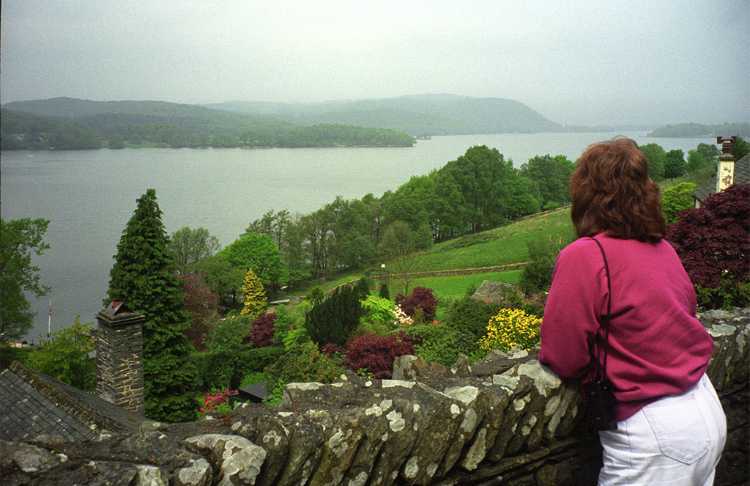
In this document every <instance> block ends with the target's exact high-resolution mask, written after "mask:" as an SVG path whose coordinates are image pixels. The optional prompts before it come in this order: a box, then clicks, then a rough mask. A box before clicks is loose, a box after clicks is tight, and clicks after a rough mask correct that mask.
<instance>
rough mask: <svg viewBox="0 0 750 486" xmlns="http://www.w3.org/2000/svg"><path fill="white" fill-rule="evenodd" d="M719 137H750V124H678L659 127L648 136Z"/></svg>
mask: <svg viewBox="0 0 750 486" xmlns="http://www.w3.org/2000/svg"><path fill="white" fill-rule="evenodd" d="M719 135H735V136H740V137H745V138H747V137H750V123H724V124H721V125H702V124H700V123H678V124H676V125H666V126H663V127H659V128H657V129H656V130H654V131H652V132H651V133H649V134H648V136H649V137H705V136H709V137H713V136H719Z"/></svg>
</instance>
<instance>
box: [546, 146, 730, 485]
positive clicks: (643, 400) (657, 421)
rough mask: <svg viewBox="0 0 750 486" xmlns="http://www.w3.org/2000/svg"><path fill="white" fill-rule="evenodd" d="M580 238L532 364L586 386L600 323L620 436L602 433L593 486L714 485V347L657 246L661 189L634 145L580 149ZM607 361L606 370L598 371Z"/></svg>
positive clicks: (675, 267)
mask: <svg viewBox="0 0 750 486" xmlns="http://www.w3.org/2000/svg"><path fill="white" fill-rule="evenodd" d="M571 196H572V199H573V207H572V219H573V224H574V226H575V229H576V232H577V234H578V237H579V238H578V239H577V240H576V241H574V242H573V243H571V244H570V245H568V246H567V247H566V248H565V249H563V250H562V252H560V255H559V257H558V259H557V263H556V265H555V272H554V276H553V279H552V286H551V288H550V292H549V296H548V299H547V304H546V306H545V309H544V322H543V324H542V329H541V340H542V344H541V351H540V358H539V359H540V361H541V362H542V363H544V364H546V365H547V366H549V367H550V368H551V369H552V370H553V371H554V372H555V373H557V374H558V375H560V376H561V377H562V378H567V379H574V378H575V379H583V381H584V382H586V381H587V379H589V380H590V378H591V366H590V361H591V352H590V349H589V342H590V341H591V340H592V339H593V336H594V335H595V334H596V333H597V330H598V329H599V324H600V320H601V318H602V317H603V316H605V315H606V313H607V298H608V290H607V289H608V285H607V275H606V272H605V264H604V258H603V256H602V253H601V252H600V250H599V247H598V246H597V242H595V241H593V239H592V238H595V239H596V240H597V241H598V242H599V243H600V244H601V245H602V247H603V250H604V253H605V255H606V258H607V260H608V268H609V274H610V279H611V280H610V283H611V289H612V290H611V293H612V299H611V308H612V313H611V320H610V321H609V339H608V357H607V360H606V373H607V378H608V379H609V380H610V382H611V383H612V385H613V388H614V395H615V398H616V400H617V405H616V409H615V419H616V420H617V429H616V430H608V431H601V432H599V438H600V441H601V443H602V447H603V450H604V456H603V464H604V465H603V467H602V470H601V472H600V474H599V484H600V485H629V486H632V485H648V486H657V485H666V484H669V485H710V484H713V478H714V473H715V468H716V465H717V463H718V462H719V458H720V455H721V451H722V450H723V448H724V443H725V441H726V419H725V416H724V412H723V410H722V408H721V404H720V403H719V399H718V397H717V395H716V391H715V390H714V388H713V386H712V385H711V381H710V380H709V378H708V376H706V374H705V371H706V368H707V366H708V362H709V359H710V357H711V352H712V349H713V341H712V339H711V337H710V335H709V334H708V333H707V332H706V330H705V328H704V327H703V326H702V325H701V323H700V322H699V321H698V319H697V318H696V315H695V311H696V297H695V291H694V289H693V285H692V283H691V282H690V278H689V277H688V275H687V273H686V272H685V269H684V268H683V266H682V263H681V262H680V259H679V257H678V256H677V254H676V252H675V250H674V249H673V248H672V246H671V245H670V244H669V243H668V242H667V241H666V240H664V239H663V238H664V233H665V224H664V219H663V217H662V214H661V207H660V203H659V188H658V186H657V185H656V184H655V183H654V182H653V181H652V180H651V179H649V177H648V165H647V161H646V158H645V156H644V155H643V153H642V152H641V151H640V150H639V149H638V147H637V146H636V144H635V142H633V141H632V140H630V139H616V140H613V141H609V142H603V143H598V144H595V145H592V146H590V147H588V148H587V149H586V151H585V152H584V153H583V155H581V158H580V159H579V161H578V164H577V167H576V170H575V172H574V173H573V176H572V178H571ZM602 361H603V360H602Z"/></svg>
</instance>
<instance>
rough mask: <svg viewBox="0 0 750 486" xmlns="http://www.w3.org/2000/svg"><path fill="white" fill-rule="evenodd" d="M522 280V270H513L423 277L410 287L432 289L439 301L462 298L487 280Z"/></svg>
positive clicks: (510, 281) (514, 282) (411, 283)
mask: <svg viewBox="0 0 750 486" xmlns="http://www.w3.org/2000/svg"><path fill="white" fill-rule="evenodd" d="M520 279H521V270H511V271H508V272H487V273H474V274H471V275H455V276H450V277H423V278H418V279H415V280H413V281H412V282H410V286H411V288H414V287H427V288H429V289H432V290H433V291H434V292H435V295H436V296H437V298H438V299H439V300H444V299H457V298H460V297H462V296H464V295H465V294H466V291H467V290H468V289H469V288H471V287H478V286H479V285H480V284H481V283H482V282H483V281H485V280H491V281H494V282H506V283H512V284H516V283H518V282H519V280H520ZM394 289H395V287H394Z"/></svg>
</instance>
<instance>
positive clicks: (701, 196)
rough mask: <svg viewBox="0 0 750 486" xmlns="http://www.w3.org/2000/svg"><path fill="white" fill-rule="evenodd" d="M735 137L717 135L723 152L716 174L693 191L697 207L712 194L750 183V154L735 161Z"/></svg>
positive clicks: (717, 140)
mask: <svg viewBox="0 0 750 486" xmlns="http://www.w3.org/2000/svg"><path fill="white" fill-rule="evenodd" d="M734 141H735V137H717V139H716V142H717V143H720V144H721V145H722V147H721V148H722V154H721V156H720V157H719V164H718V166H717V167H716V175H714V176H712V177H711V179H710V180H709V181H708V182H706V183H705V184H703V185H701V186H700V187H699V188H698V189H696V190H695V192H694V193H693V201H694V203H695V207H696V208H699V207H701V206H702V205H703V201H705V200H706V199H707V198H708V197H709V196H710V195H711V194H714V193H717V192H721V191H723V190H724V189H726V188H727V187H729V186H731V185H733V184H750V154H747V155H745V156H744V157H742V158H741V159H740V160H737V161H735V160H734V155H732V145H733V144H734Z"/></svg>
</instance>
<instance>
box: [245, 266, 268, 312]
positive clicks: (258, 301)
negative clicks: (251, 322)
mask: <svg viewBox="0 0 750 486" xmlns="http://www.w3.org/2000/svg"><path fill="white" fill-rule="evenodd" d="M242 294H243V295H244V296H245V300H244V302H245V306H244V307H243V308H242V311H240V314H241V315H243V316H251V317H252V318H253V319H255V318H256V317H258V316H259V315H260V313H261V312H263V310H264V309H265V308H266V304H267V301H266V291H265V289H263V283H262V282H261V281H260V278H258V276H257V275H255V272H253V271H252V270H248V271H247V273H246V274H245V281H244V283H243V284H242Z"/></svg>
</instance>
